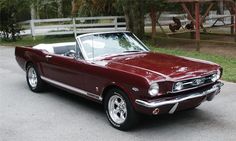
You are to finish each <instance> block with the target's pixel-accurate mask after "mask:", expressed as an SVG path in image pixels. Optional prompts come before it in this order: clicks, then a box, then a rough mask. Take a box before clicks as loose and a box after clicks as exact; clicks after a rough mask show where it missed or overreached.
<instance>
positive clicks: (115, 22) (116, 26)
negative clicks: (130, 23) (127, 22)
mask: <svg viewBox="0 0 236 141" xmlns="http://www.w3.org/2000/svg"><path fill="white" fill-rule="evenodd" d="M117 23H118V22H117V17H115V19H114V24H115V30H117V29H118V25H117Z"/></svg>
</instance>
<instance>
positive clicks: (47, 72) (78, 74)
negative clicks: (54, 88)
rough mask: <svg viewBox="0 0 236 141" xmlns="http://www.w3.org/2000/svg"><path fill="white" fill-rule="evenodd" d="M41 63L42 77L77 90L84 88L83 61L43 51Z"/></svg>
mask: <svg viewBox="0 0 236 141" xmlns="http://www.w3.org/2000/svg"><path fill="white" fill-rule="evenodd" d="M41 65H42V67H41V68H42V73H43V76H42V78H43V79H45V80H46V81H49V82H51V83H54V84H56V85H59V86H61V87H64V88H66V89H71V90H78V89H83V88H84V75H83V73H84V71H83V70H84V69H83V68H84V61H83V60H82V59H75V58H73V57H67V56H61V55H57V54H51V53H45V60H44V61H43V62H42V63H41Z"/></svg>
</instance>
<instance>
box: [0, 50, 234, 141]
mask: <svg viewBox="0 0 236 141" xmlns="http://www.w3.org/2000/svg"><path fill="white" fill-rule="evenodd" d="M224 83H225V86H224V87H223V89H222V92H221V94H219V95H218V96H217V97H216V98H215V99H214V100H213V101H211V102H205V103H203V104H202V105H201V106H199V107H198V108H197V109H195V110H192V111H183V112H178V113H175V114H174V115H163V116H159V117H145V118H143V119H142V120H141V121H140V123H139V125H138V126H137V127H136V128H135V129H133V130H131V131H128V132H123V131H119V130H117V129H114V128H113V127H111V126H110V125H109V123H108V121H107V119H106V116H105V114H104V112H103V107H102V105H99V104H96V103H94V102H91V101H88V100H86V99H83V98H81V97H79V96H75V95H72V94H69V93H67V92H64V91H61V90H59V89H56V88H53V87H50V88H49V89H48V91H47V92H44V93H41V94H35V93H33V92H31V91H30V90H29V88H28V86H27V84H26V80H25V72H24V71H23V70H21V68H20V67H19V66H18V65H17V63H16V61H15V57H14V48H13V47H0V141H84V140H86V141H90V140H91V141H96V140H98V141H105V140H108V141H116V140H117V141H149V140H150V141H152V140H155V141H172V140H175V141H235V140H236V84H234V83H229V82H224Z"/></svg>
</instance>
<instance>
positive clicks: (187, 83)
mask: <svg viewBox="0 0 236 141" xmlns="http://www.w3.org/2000/svg"><path fill="white" fill-rule="evenodd" d="M213 75H214V74H211V75H207V76H204V77H199V78H194V79H188V80H184V81H180V82H182V83H183V88H182V90H175V89H174V86H175V84H176V83H174V85H173V89H172V92H179V91H185V90H188V89H193V88H196V87H200V86H204V85H207V84H211V83H213V81H212V80H211V79H212V77H213ZM177 83H178V82H177Z"/></svg>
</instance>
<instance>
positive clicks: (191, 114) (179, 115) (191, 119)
mask: <svg viewBox="0 0 236 141" xmlns="http://www.w3.org/2000/svg"><path fill="white" fill-rule="evenodd" d="M47 92H48V94H50V95H51V96H53V97H54V98H55V96H56V97H57V98H59V99H61V100H63V101H66V102H69V103H70V104H73V105H76V106H77V107H76V108H81V107H82V108H85V109H86V112H91V114H96V116H99V117H102V118H99V119H102V120H103V121H101V122H107V124H109V123H108V121H106V115H105V113H104V109H103V105H102V104H99V103H96V102H93V101H91V100H88V99H86V98H83V97H81V96H78V95H75V94H71V93H69V92H67V91H64V90H61V89H58V88H56V87H53V86H50V87H49V88H48V89H47ZM212 122H220V121H218V120H217V119H216V118H214V117H213V115H211V114H210V113H208V112H207V111H205V110H202V109H201V106H200V107H199V108H196V109H193V110H185V111H179V112H176V113H174V114H172V115H169V114H165V115H158V116H147V115H142V114H141V115H140V121H139V124H138V125H137V126H136V127H135V128H133V129H132V130H129V132H134V133H135V132H139V131H142V132H143V131H145V130H147V131H150V130H155V131H156V132H158V130H168V129H169V128H172V129H173V128H175V127H176V129H178V128H179V127H180V126H194V125H199V124H202V125H204V124H209V123H212ZM178 130H179V129H178Z"/></svg>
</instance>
